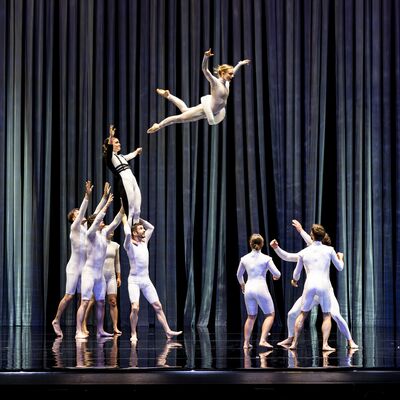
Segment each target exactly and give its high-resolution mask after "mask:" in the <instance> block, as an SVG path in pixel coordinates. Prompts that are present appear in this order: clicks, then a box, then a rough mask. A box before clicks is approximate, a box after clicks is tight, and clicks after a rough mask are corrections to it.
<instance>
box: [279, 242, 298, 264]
mask: <svg viewBox="0 0 400 400" xmlns="http://www.w3.org/2000/svg"><path fill="white" fill-rule="evenodd" d="M274 251H275V253H276V254H277V256H278V257H279V258H281V259H282V260H283V261H288V262H297V260H298V259H299V256H298V253H288V252H287V251H285V250H282V249H281V248H280V247H279V246H278V247H277V248H276V249H274Z"/></svg>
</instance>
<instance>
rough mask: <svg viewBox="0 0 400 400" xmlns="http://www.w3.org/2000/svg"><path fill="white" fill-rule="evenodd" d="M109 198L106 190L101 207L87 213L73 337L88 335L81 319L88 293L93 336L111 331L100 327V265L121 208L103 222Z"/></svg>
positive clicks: (103, 286)
mask: <svg viewBox="0 0 400 400" xmlns="http://www.w3.org/2000/svg"><path fill="white" fill-rule="evenodd" d="M112 201H113V195H112V194H110V195H109V197H108V200H107V203H106V204H105V206H104V207H103V208H102V210H101V211H100V212H99V213H98V214H97V215H96V214H93V215H90V216H89V217H88V230H87V232H86V243H87V259H86V263H85V266H84V267H83V270H82V301H81V305H80V307H79V309H78V312H77V313H76V335H75V338H77V339H82V338H86V337H87V336H88V333H87V332H84V331H83V327H82V323H83V320H84V317H85V314H86V310H87V307H88V304H89V301H90V298H91V297H92V294H93V295H94V299H95V301H96V319H97V321H96V322H97V336H99V337H106V336H112V334H111V333H107V332H105V331H104V299H105V296H106V281H105V279H104V275H103V265H104V260H105V258H106V252H107V236H108V233H109V232H110V231H114V230H115V228H116V227H117V226H118V225H119V224H120V222H121V218H122V215H123V213H124V209H123V207H121V209H120V211H119V213H118V214H117V215H116V216H115V218H114V220H113V221H112V222H111V224H110V225H107V226H105V224H104V222H103V218H104V217H105V215H106V211H107V209H108V207H109V206H110V204H111V203H112Z"/></svg>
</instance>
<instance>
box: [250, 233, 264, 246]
mask: <svg viewBox="0 0 400 400" xmlns="http://www.w3.org/2000/svg"><path fill="white" fill-rule="evenodd" d="M249 243H250V247H251V248H252V249H253V250H261V249H262V247H263V246H264V238H263V237H262V236H261V235H260V234H259V233H253V234H252V235H251V236H250V240H249Z"/></svg>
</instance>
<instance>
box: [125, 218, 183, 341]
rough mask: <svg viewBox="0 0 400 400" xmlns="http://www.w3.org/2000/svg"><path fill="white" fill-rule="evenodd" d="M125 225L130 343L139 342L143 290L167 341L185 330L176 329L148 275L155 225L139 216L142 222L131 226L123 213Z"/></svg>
mask: <svg viewBox="0 0 400 400" xmlns="http://www.w3.org/2000/svg"><path fill="white" fill-rule="evenodd" d="M122 223H123V224H124V233H125V240H124V249H125V250H126V254H127V255H128V259H129V265H130V272H129V277H128V292H129V299H130V302H131V314H130V317H129V319H130V322H131V342H135V343H136V342H137V340H138V337H137V329H136V328H137V323H138V318H139V298H140V292H142V293H143V295H144V297H145V298H146V299H147V301H148V302H149V303H150V304H151V305H152V307H153V309H154V311H155V313H156V316H157V319H158V321H159V322H160V324H161V325H162V327H163V329H164V332H165V335H166V337H167V339H168V340H170V339H172V338H173V337H174V336H178V335H180V334H181V333H182V331H173V330H172V329H171V328H170V327H169V325H168V322H167V318H166V316H165V314H164V311H163V309H162V305H161V303H160V299H159V298H158V294H157V291H156V288H155V287H154V285H153V283H152V281H151V280H150V276H149V249H148V247H147V245H148V242H149V240H150V238H151V235H152V234H153V231H154V226H153V225H152V224H150V222H147V221H145V220H144V219H142V218H140V220H139V222H138V223H136V224H134V225H133V226H132V228H130V227H129V225H128V223H127V220H126V216H123V218H122Z"/></svg>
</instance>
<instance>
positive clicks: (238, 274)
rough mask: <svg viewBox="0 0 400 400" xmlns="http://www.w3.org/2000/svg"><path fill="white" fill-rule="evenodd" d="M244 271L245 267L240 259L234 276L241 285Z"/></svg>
mask: <svg viewBox="0 0 400 400" xmlns="http://www.w3.org/2000/svg"><path fill="white" fill-rule="evenodd" d="M244 271H246V268H245V267H244V265H243V263H242V260H240V263H239V267H238V269H237V272H236V277H237V280H238V281H239V283H240V284H241V285H242V284H244V279H243V275H244Z"/></svg>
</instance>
